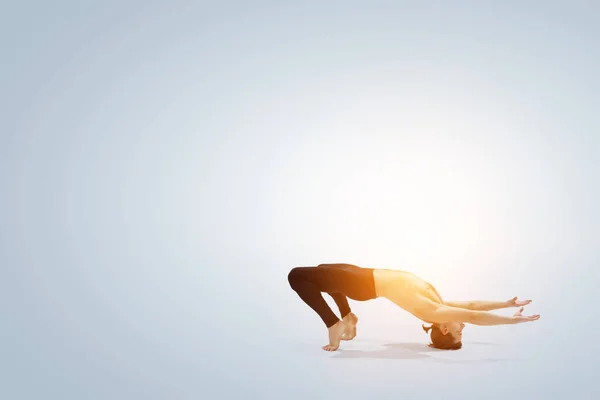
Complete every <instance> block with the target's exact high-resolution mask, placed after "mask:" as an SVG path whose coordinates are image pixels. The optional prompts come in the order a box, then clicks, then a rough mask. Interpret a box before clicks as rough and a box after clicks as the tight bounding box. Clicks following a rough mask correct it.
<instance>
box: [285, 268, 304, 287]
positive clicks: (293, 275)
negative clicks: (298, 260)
mask: <svg viewBox="0 0 600 400" xmlns="http://www.w3.org/2000/svg"><path fill="white" fill-rule="evenodd" d="M302 271H303V269H302V267H295V268H292V270H291V271H290V272H289V273H288V282H289V283H290V286H291V287H292V288H294V287H295V286H296V285H297V284H298V283H299V282H300V281H301V280H302V279H303V278H302Z"/></svg>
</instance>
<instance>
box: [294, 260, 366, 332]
mask: <svg viewBox="0 0 600 400" xmlns="http://www.w3.org/2000/svg"><path fill="white" fill-rule="evenodd" d="M288 281H289V283H290V286H291V287H292V289H294V290H295V291H296V293H298V296H300V298H301V299H302V300H304V302H305V303H306V304H308V305H309V306H310V308H312V309H313V310H314V311H315V312H316V313H317V314H319V316H320V317H321V319H322V320H323V322H324V323H325V325H326V326H327V327H328V328H329V327H331V326H333V325H335V324H336V323H337V322H338V321H339V318H338V317H337V316H336V315H335V314H334V313H333V311H331V308H329V306H328V305H327V302H326V301H325V299H324V298H323V296H322V295H321V293H322V292H326V293H329V295H330V296H331V297H332V298H333V300H334V301H335V304H337V306H338V308H339V310H340V314H341V315H342V318H344V317H345V316H346V315H348V314H349V313H350V305H349V304H348V299H347V298H346V297H349V298H351V299H353V300H357V301H367V300H371V299H375V298H376V297H377V294H376V292H375V281H374V279H373V269H372V268H361V267H358V266H356V265H352V264H320V265H318V266H316V267H296V268H293V269H292V270H291V271H290V273H289V274H288Z"/></svg>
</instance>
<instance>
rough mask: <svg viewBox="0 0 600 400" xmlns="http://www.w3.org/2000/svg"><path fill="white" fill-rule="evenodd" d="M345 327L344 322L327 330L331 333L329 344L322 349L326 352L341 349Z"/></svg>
mask: <svg viewBox="0 0 600 400" xmlns="http://www.w3.org/2000/svg"><path fill="white" fill-rule="evenodd" d="M345 328H346V327H345V325H344V322H343V321H338V322H336V323H335V325H333V326H331V327H330V328H328V329H327V330H328V331H329V344H328V345H325V346H323V347H322V349H323V350H325V351H336V350H337V349H338V347H340V340H341V339H342V335H343V333H344V329H345Z"/></svg>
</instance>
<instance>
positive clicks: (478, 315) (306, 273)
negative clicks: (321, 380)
mask: <svg viewBox="0 0 600 400" xmlns="http://www.w3.org/2000/svg"><path fill="white" fill-rule="evenodd" d="M288 281H289V283H290V286H291V287H292V289H294V291H296V293H298V295H299V296H300V298H301V299H302V300H304V302H305V303H306V304H308V305H309V306H310V307H311V308H312V309H313V310H314V311H315V312H316V313H317V314H319V316H320V317H321V319H322V320H323V322H324V323H325V326H327V329H328V331H329V344H328V345H325V346H323V347H322V348H323V350H326V351H335V350H337V349H338V347H339V345H340V341H341V340H352V339H353V338H354V336H356V324H357V323H358V318H357V317H356V315H354V313H352V312H351V310H350V306H349V304H348V299H347V298H348V297H349V298H351V299H353V300H357V301H367V300H371V299H375V298H377V297H385V298H387V299H388V300H390V301H392V302H393V303H395V304H396V305H398V306H400V307H401V308H403V309H405V310H406V311H408V312H409V313H411V314H413V315H414V316H415V317H417V318H419V319H421V320H423V321H425V322H428V323H431V324H432V325H431V326H429V327H425V325H423V329H424V330H425V332H429V330H431V334H430V335H431V336H430V337H431V341H432V344H431V346H432V347H435V348H438V349H452V350H457V349H460V348H461V347H462V330H463V328H464V326H465V324H464V323H465V322H467V323H471V324H474V325H502V324H517V323H521V322H529V321H535V320H537V319H539V318H540V316H539V315H532V316H523V315H521V312H522V311H523V307H522V306H525V305H527V304H529V303H530V302H531V300H525V301H519V300H518V299H517V298H516V297H514V298H512V299H511V300H508V301H503V302H493V301H468V302H454V301H452V302H451V301H446V302H444V301H443V300H442V298H441V296H440V295H439V294H438V292H437V291H436V290H435V288H434V287H433V286H432V285H430V284H429V283H427V282H425V281H424V280H422V279H421V278H419V277H417V276H415V275H414V274H411V273H410V272H406V271H394V270H389V269H373V268H361V267H358V266H356V265H352V264H320V265H318V266H316V267H296V268H293V269H292V270H291V271H290V273H289V274H288ZM322 292H326V293H329V295H331V297H332V298H333V300H334V301H335V303H336V304H337V306H338V308H339V310H340V313H341V316H342V320H340V319H339V318H338V317H337V316H336V315H335V314H334V313H333V311H331V309H330V308H329V306H328V305H327V302H326V301H325V299H324V298H323V296H322V295H321V293H322ZM506 307H521V309H520V310H519V311H517V312H516V313H515V315H513V316H512V317H503V316H500V315H496V314H493V313H490V312H488V311H489V310H496V309H500V308H506Z"/></svg>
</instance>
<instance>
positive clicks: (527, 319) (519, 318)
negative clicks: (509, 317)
mask: <svg viewBox="0 0 600 400" xmlns="http://www.w3.org/2000/svg"><path fill="white" fill-rule="evenodd" d="M524 309H525V307H521V308H520V309H519V311H517V312H516V313H515V315H513V318H514V320H515V323H517V324H518V323H521V322H530V321H537V320H538V319H540V314H534V315H529V316H524V315H522V314H521V313H522V312H523V310H524Z"/></svg>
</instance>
